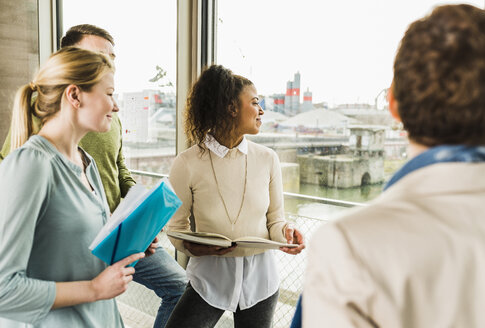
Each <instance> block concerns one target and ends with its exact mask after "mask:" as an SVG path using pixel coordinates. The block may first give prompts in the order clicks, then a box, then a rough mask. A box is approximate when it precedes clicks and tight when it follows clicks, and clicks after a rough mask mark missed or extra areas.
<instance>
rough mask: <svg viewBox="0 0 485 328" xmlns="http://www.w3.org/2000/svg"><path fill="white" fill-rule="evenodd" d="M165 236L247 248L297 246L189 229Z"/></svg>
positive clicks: (295, 245) (206, 243)
mask: <svg viewBox="0 0 485 328" xmlns="http://www.w3.org/2000/svg"><path fill="white" fill-rule="evenodd" d="M167 236H169V237H172V238H175V239H181V240H186V241H189V242H192V243H196V244H203V245H211V246H221V247H230V246H232V245H234V244H235V245H237V246H239V247H248V248H266V249H271V248H273V249H278V248H280V247H298V245H297V244H285V243H279V242H277V241H273V240H269V239H265V238H259V237H250V236H247V237H239V238H236V239H234V240H232V239H230V238H227V237H226V236H224V235H221V234H218V233H211V232H191V231H168V232H167Z"/></svg>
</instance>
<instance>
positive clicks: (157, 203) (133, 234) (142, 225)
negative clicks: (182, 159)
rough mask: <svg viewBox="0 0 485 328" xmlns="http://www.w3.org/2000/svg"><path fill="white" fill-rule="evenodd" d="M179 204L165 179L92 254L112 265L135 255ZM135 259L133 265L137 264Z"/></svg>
mask: <svg viewBox="0 0 485 328" xmlns="http://www.w3.org/2000/svg"><path fill="white" fill-rule="evenodd" d="M180 205H182V201H181V200H180V199H179V198H178V197H177V195H175V193H174V192H173V191H172V189H171V188H170V187H168V186H167V184H166V183H165V182H162V183H161V184H160V185H159V186H158V187H156V188H155V190H153V191H152V192H151V193H150V195H149V196H148V197H147V198H146V199H145V200H144V201H143V202H142V203H141V204H140V205H138V207H136V209H135V210H133V211H132V212H131V213H130V214H129V215H128V216H127V217H126V219H125V220H123V221H122V222H121V223H120V224H119V225H118V226H117V227H116V228H115V229H114V230H113V231H112V232H111V233H110V234H109V235H108V236H107V237H106V238H105V239H104V240H103V241H101V242H100V243H99V244H98V245H97V246H96V247H95V248H94V249H93V250H92V253H93V254H94V255H96V256H97V257H99V258H100V259H101V260H103V261H104V262H106V263H107V264H109V265H111V264H113V263H115V262H118V261H119V260H122V259H124V258H125V257H127V256H130V255H132V254H135V253H140V252H144V251H145V250H146V249H147V248H148V246H149V245H150V244H151V243H152V241H153V240H154V239H155V237H156V236H157V234H158V233H159V232H160V231H161V230H162V228H163V227H164V226H165V224H166V223H167V222H168V220H170V218H171V217H172V216H173V214H174V213H175V212H176V211H177V209H178V208H179V207H180ZM136 262H137V261H135V262H133V263H132V264H131V265H130V266H135V264H136Z"/></svg>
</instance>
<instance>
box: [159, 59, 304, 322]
mask: <svg viewBox="0 0 485 328" xmlns="http://www.w3.org/2000/svg"><path fill="white" fill-rule="evenodd" d="M186 110H187V112H186V114H187V120H186V133H187V135H188V136H189V138H190V139H191V141H192V142H194V144H195V145H194V146H192V147H191V148H189V149H188V150H187V151H185V152H183V153H181V154H180V155H179V156H177V158H176V159H175V161H174V163H173V165H172V169H171V172H170V181H171V183H172V186H173V187H174V189H175V192H176V193H177V195H178V196H179V197H180V198H181V200H182V201H183V204H182V206H181V207H180V209H179V210H178V211H177V212H176V213H175V215H174V217H173V218H172V219H171V221H170V222H169V230H189V228H190V225H189V216H190V215H191V213H193V215H194V219H195V226H196V230H197V231H202V232H216V233H220V234H223V235H226V236H228V237H229V238H231V239H233V238H237V237H242V236H248V235H249V236H257V237H262V238H267V239H271V240H276V241H280V242H288V243H296V244H299V246H298V247H297V248H292V249H289V248H282V249H281V250H282V251H285V252H287V253H289V254H298V253H300V252H301V250H302V249H303V248H304V247H305V246H304V242H303V236H302V235H301V233H300V232H299V231H298V230H297V229H294V228H293V227H292V226H291V225H290V224H288V222H286V220H285V214H284V207H283V186H282V180H281V169H280V164H279V160H278V156H277V155H276V153H275V152H274V151H272V150H271V149H269V148H267V147H264V146H262V145H258V144H256V143H253V142H250V141H248V140H247V139H246V138H245V134H256V133H258V132H259V128H260V127H261V116H262V115H263V114H264V112H263V110H262V108H261V107H260V106H259V98H258V93H257V91H256V88H255V86H254V85H253V83H252V82H251V81H250V80H248V79H246V78H244V77H242V76H239V75H235V74H233V73H232V72H231V70H229V69H227V68H225V67H223V66H220V65H214V66H211V67H209V68H208V69H207V70H205V71H204V72H203V73H202V75H201V76H200V77H199V79H198V81H197V82H196V83H195V84H194V86H193V88H192V91H191V94H190V95H189V98H188V100H187V108H186ZM171 241H172V243H173V244H174V246H175V247H176V248H177V249H178V250H179V251H182V252H184V253H185V254H187V255H189V256H191V259H190V261H189V264H188V267H187V277H188V279H189V282H190V284H189V285H188V287H187V289H186V291H185V293H184V294H183V295H182V297H181V299H180V300H179V302H178V303H177V305H176V307H175V309H174V311H173V312H172V315H171V317H170V319H169V322H168V323H167V327H171V328H175V327H214V325H215V324H216V323H217V321H218V320H219V318H220V317H221V316H222V314H223V313H224V311H226V310H228V311H231V312H233V313H234V322H235V325H236V327H258V328H265V327H270V326H271V322H272V318H273V313H274V310H275V307H276V303H277V299H278V288H279V278H278V272H277V270H276V265H275V262H274V258H273V251H265V250H263V249H251V248H239V247H237V246H235V247H234V246H233V247H229V248H221V247H213V246H205V245H200V244H195V243H190V242H182V241H180V240H175V239H172V240H171Z"/></svg>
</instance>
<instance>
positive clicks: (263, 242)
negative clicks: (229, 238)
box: [234, 236, 298, 249]
mask: <svg viewBox="0 0 485 328" xmlns="http://www.w3.org/2000/svg"><path fill="white" fill-rule="evenodd" d="M234 242H236V244H237V245H238V246H240V247H250V248H265V249H278V248H280V247H290V248H293V247H298V245H297V244H286V243H280V242H277V241H274V240H269V239H265V238H260V237H252V236H245V237H240V238H236V239H235V240H234Z"/></svg>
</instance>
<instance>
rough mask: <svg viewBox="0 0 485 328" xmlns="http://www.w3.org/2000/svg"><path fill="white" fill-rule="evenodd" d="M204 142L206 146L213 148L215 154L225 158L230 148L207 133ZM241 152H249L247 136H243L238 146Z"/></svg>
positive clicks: (245, 153)
mask: <svg viewBox="0 0 485 328" xmlns="http://www.w3.org/2000/svg"><path fill="white" fill-rule="evenodd" d="M204 144H205V145H206V147H207V148H208V149H209V150H211V151H212V152H213V153H214V154H216V155H217V156H219V157H220V158H223V157H224V156H226V155H227V153H228V152H229V148H227V147H226V146H224V145H221V144H220V143H219V142H218V141H217V140H216V139H215V138H214V137H213V136H212V135H210V134H207V136H206V138H205V141H204ZM236 148H237V149H238V150H239V151H240V152H241V153H243V154H244V155H247V154H248V141H247V140H246V137H243V139H242V141H241V142H240V143H239V145H237V147H236Z"/></svg>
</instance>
